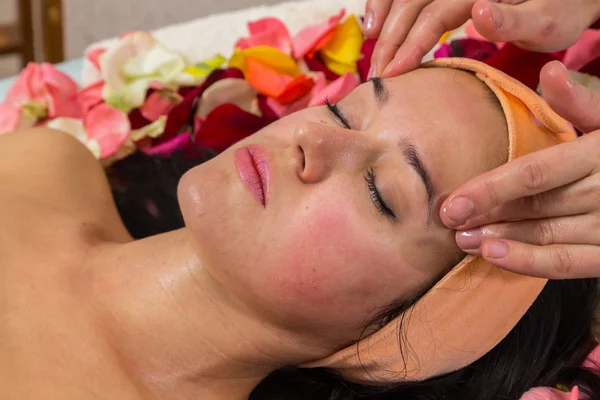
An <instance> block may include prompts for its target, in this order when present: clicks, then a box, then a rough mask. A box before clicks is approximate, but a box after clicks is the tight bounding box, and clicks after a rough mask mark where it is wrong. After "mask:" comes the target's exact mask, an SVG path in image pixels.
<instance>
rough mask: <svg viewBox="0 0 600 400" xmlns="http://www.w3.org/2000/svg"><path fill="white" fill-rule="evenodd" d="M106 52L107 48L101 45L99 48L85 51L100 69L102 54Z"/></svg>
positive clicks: (86, 56) (92, 62) (95, 66)
mask: <svg viewBox="0 0 600 400" xmlns="http://www.w3.org/2000/svg"><path fill="white" fill-rule="evenodd" d="M104 53H106V49H105V48H102V47H99V48H97V49H92V50H89V51H88V52H87V53H85V58H86V59H87V60H88V61H89V62H90V64H92V65H93V66H94V68H96V70H97V71H98V72H99V71H100V56H101V55H102V54H104Z"/></svg>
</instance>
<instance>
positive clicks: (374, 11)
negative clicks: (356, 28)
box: [363, 0, 394, 38]
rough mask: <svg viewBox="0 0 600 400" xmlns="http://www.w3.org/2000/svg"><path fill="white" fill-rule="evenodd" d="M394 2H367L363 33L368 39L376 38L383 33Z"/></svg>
mask: <svg viewBox="0 0 600 400" xmlns="http://www.w3.org/2000/svg"><path fill="white" fill-rule="evenodd" d="M393 2H394V0H369V1H367V7H366V13H365V22H364V24H363V33H364V34H365V36H366V37H367V38H376V37H378V36H379V34H380V33H381V28H383V23H384V22H385V20H386V18H387V16H388V14H389V13H390V9H391V8H392V3H393Z"/></svg>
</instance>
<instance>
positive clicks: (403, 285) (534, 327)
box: [0, 68, 600, 400]
mask: <svg viewBox="0 0 600 400" xmlns="http://www.w3.org/2000/svg"><path fill="white" fill-rule="evenodd" d="M509 130H510V127H509V126H507V121H506V118H505V115H504V111H503V107H502V106H501V104H500V102H499V101H498V99H497V98H496V96H494V93H493V92H492V91H491V90H490V89H489V88H488V87H487V86H486V85H485V84H483V83H482V82H481V80H480V79H478V78H476V77H475V76H473V74H469V73H467V72H464V71H459V70H457V69H448V68H432V69H421V70H417V71H414V72H411V73H409V74H406V75H403V76H400V77H397V78H393V79H389V80H385V81H381V80H374V81H372V82H368V83H366V84H364V85H362V86H360V87H359V88H358V89H356V90H355V91H354V92H353V93H352V94H350V95H349V96H348V97H346V98H345V99H344V100H342V101H341V102H340V103H338V104H335V105H330V106H329V107H317V108H310V109H306V110H304V111H301V112H298V113H296V114H293V115H291V116H289V117H286V118H284V119H282V120H280V121H277V122H276V123H274V124H272V125H270V126H269V127H267V128H265V129H263V130H262V131H260V132H258V133H256V134H255V135H253V136H251V137H249V138H247V139H245V140H243V141H241V142H240V143H238V144H236V145H234V146H233V147H232V148H230V149H228V150H227V151H225V152H223V153H222V154H220V155H219V156H217V157H215V158H214V159H212V160H210V161H208V162H205V163H203V164H202V165H199V166H196V167H194V168H192V169H190V170H189V171H187V172H186V173H185V174H184V175H183V177H182V178H181V179H180V180H179V175H181V174H182V173H183V172H184V170H185V169H186V168H187V167H189V165H186V166H184V167H183V168H179V167H180V166H179V165H176V164H173V163H172V162H170V161H168V160H167V161H164V160H163V161H160V160H154V159H146V158H144V157H137V158H136V157H134V158H132V159H130V160H126V161H124V162H121V163H120V164H117V165H116V166H115V167H114V168H113V170H112V171H111V173H110V175H111V180H112V182H113V183H114V193H115V200H116V204H117V205H118V206H119V209H120V210H121V215H119V212H118V209H117V207H115V201H113V197H112V195H111V191H110V186H109V183H108V181H107V179H106V177H105V175H104V171H103V170H102V169H101V167H100V166H99V165H98V163H97V162H96V161H95V159H94V158H93V157H92V156H91V155H90V154H88V152H87V150H86V149H85V148H84V147H82V146H81V145H80V144H79V143H78V142H77V141H75V140H73V139H71V138H70V137H68V136H65V135H62V134H60V133H57V132H51V131H44V130H33V131H30V132H22V133H18V134H14V135H7V136H3V137H1V138H0V182H1V188H2V190H1V191H0V205H1V207H0V220H2V227H3V229H2V230H1V233H0V273H1V274H2V278H1V280H0V281H1V282H2V284H3V290H2V297H1V298H0V312H1V315H2V316H3V321H4V323H3V324H2V325H1V326H0V337H1V338H2V341H0V359H1V360H2V362H0V393H2V395H3V396H4V397H6V398H10V399H13V398H14V399H37V398H68V399H75V400H76V399H90V398H118V399H124V400H129V399H248V398H251V399H295V398H297V399H307V398H308V399H332V400H333V399H355V398H356V399H358V398H366V399H375V398H377V399H380V398H394V399H397V398H398V399H404V398H406V399H465V398H472V399H501V398H502V399H504V398H518V397H519V396H520V395H521V394H522V393H524V392H525V391H527V390H528V389H530V388H532V387H534V386H540V385H542V386H546V385H551V386H552V385H556V384H564V385H568V386H570V385H573V384H579V385H581V387H582V389H583V391H584V392H585V391H587V392H589V393H590V394H591V395H594V394H597V393H600V389H599V385H600V383H599V382H600V381H599V380H598V379H597V378H596V376H595V375H593V374H592V373H591V372H587V371H586V370H583V369H581V368H580V367H579V366H580V364H581V363H582V362H583V360H584V359H585V357H586V355H587V354H588V353H589V351H590V350H591V349H592V348H593V345H594V343H593V340H592V339H593V338H592V336H591V325H592V310H593V306H594V299H595V293H596V283H595V281H594V280H580V281H571V282H551V283H548V284H546V285H545V287H544V289H543V290H542V292H541V294H540V295H539V296H538V298H537V300H536V301H535V302H534V304H533V305H532V306H531V307H530V308H529V310H528V311H527V313H526V314H525V316H523V318H521V320H520V322H519V323H518V324H517V325H516V326H515V327H514V328H513V329H512V330H511V331H510V333H509V334H508V335H507V336H506V337H505V338H504V340H503V341H501V342H500V343H499V344H497V345H496V346H495V347H494V348H493V349H492V350H491V351H489V352H487V354H485V355H484V356H483V357H481V358H479V359H478V360H477V361H475V362H474V363H471V365H469V366H467V367H465V368H462V369H459V370H457V371H453V372H451V373H450V374H445V375H443V376H438V377H432V378H429V379H426V380H423V381H418V382H404V383H402V382H398V383H391V384H386V385H383V382H379V384H378V383H377V382H374V383H372V384H357V383H352V382H351V381H349V380H346V379H344V378H343V377H342V376H343V374H341V375H340V374H339V373H337V372H335V371H332V370H328V369H322V368H318V369H307V368H300V369H299V368H297V367H298V366H302V365H304V364H305V363H307V362H310V361H314V360H318V359H322V358H325V357H327V356H329V355H331V354H332V353H335V352H336V351H338V350H340V349H342V348H344V347H346V346H349V345H352V344H353V343H356V342H357V341H358V340H359V339H360V338H362V337H364V336H365V335H369V334H371V333H373V332H375V331H377V330H378V329H379V328H380V327H382V326H384V325H385V324H386V323H388V322H389V321H392V320H394V319H395V318H397V317H398V316H399V315H402V314H403V312H404V311H405V310H406V309H407V308H408V307H410V306H411V305H412V304H414V303H415V302H418V301H419V298H420V297H421V296H422V295H423V294H424V293H425V292H426V291H427V289H428V288H430V287H431V286H432V285H433V284H434V283H435V282H436V281H438V280H439V279H440V278H441V277H442V276H443V275H444V274H445V273H446V272H447V271H448V270H449V268H451V267H452V266H453V265H455V264H457V263H458V262H459V261H460V259H461V258H463V256H464V255H463V254H462V252H461V251H460V250H459V249H458V248H457V246H456V244H455V241H454V238H453V232H452V231H450V230H448V229H447V228H445V227H444V226H443V224H441V222H440V221H439V217H438V214H439V212H438V211H439V207H440V204H441V202H442V201H443V200H444V198H445V196H446V195H447V194H448V193H450V192H451V191H452V190H454V189H455V188H457V187H458V186H459V185H460V184H462V183H463V182H465V181H466V180H468V179H470V178H471V177H474V176H476V175H478V174H481V173H483V172H484V171H487V170H490V169H492V168H494V167H497V166H499V165H501V164H502V163H504V162H506V161H507V160H508V156H509V138H508V133H509ZM187 161H189V160H187ZM131 163H139V164H138V167H135V166H134V167H132V164H131ZM146 166H148V168H149V169H146ZM140 170H141V171H152V173H153V174H156V175H155V176H152V177H151V178H152V179H149V180H148V181H145V182H144V183H143V184H142V183H141V182H140V179H141V177H140V175H139V171H140ZM128 181H131V182H128ZM177 181H179V183H178V187H177V195H176V198H177V201H178V203H179V207H180V210H181V214H182V217H183V221H185V224H184V225H182V226H181V227H180V229H176V230H171V231H169V232H166V233H162V234H158V235H154V236H149V237H145V238H139V239H137V240H136V239H134V238H133V237H132V235H131V232H132V231H135V230H136V227H135V225H136V224H137V223H138V221H144V224H145V225H139V226H142V227H143V228H142V229H140V228H139V226H138V228H137V232H136V234H135V236H138V237H142V236H145V233H155V231H148V232H144V230H145V228H146V227H151V225H152V222H148V221H153V220H156V221H157V225H158V224H160V221H161V220H163V218H164V216H171V215H173V214H174V213H175V214H176V213H177V211H175V210H173V209H169V207H172V206H173V204H171V203H170V202H169V200H165V199H168V198H169V196H171V198H173V196H175V185H174V183H175V182H177ZM136 182H137V183H136ZM119 185H122V186H123V185H124V186H126V187H128V188H129V189H128V190H129V191H126V192H123V191H121V190H120V189H119V187H118V186H119ZM171 189H172V192H169V190H171ZM132 203H133V204H136V203H138V204H140V205H142V207H140V210H139V212H138V215H137V216H134V215H132V212H133V211H132V210H134V209H135V207H131V204H132ZM122 219H123V220H124V221H126V223H127V225H128V226H127V227H126V226H125V225H124V223H123V222H122ZM169 219H170V217H169ZM140 223H141V222H140ZM169 228H171V227H169ZM157 230H162V229H160V227H159V228H157ZM165 230H169V229H165ZM465 335H469V332H468V331H465ZM398 345H399V346H404V345H406V346H407V349H410V346H411V343H404V344H402V341H399V342H398ZM399 381H400V379H399Z"/></svg>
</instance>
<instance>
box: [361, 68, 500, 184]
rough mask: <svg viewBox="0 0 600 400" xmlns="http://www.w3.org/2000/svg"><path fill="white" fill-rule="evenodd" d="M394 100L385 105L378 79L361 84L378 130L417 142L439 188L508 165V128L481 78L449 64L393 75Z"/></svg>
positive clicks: (387, 83)
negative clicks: (379, 99) (376, 93)
mask: <svg viewBox="0 0 600 400" xmlns="http://www.w3.org/2000/svg"><path fill="white" fill-rule="evenodd" d="M385 86H386V87H387V90H388V92H389V95H388V102H387V104H386V105H385V106H383V107H381V108H379V107H378V106H377V105H376V103H375V101H374V100H373V95H372V93H369V92H372V91H373V88H372V84H371V83H367V84H364V85H362V86H361V87H360V88H358V89H357V92H358V93H357V95H358V96H360V97H361V98H363V99H368V100H367V101H368V102H369V104H368V105H365V108H366V109H369V110H371V113H369V114H370V115H371V117H370V119H371V121H370V123H371V125H372V126H373V128H374V129H375V131H376V132H379V133H381V132H386V133H387V134H388V135H390V136H397V137H402V136H404V137H408V138H409V139H410V140H411V141H413V142H414V143H415V145H416V146H417V148H418V151H419V152H420V154H421V157H422V158H423V161H424V163H425V164H426V165H425V166H426V167H427V168H428V169H429V171H430V173H431V175H432V180H433V182H434V185H436V187H437V188H438V191H439V192H450V191H452V190H454V189H456V188H457V187H458V186H460V185H461V184H462V183H464V182H465V181H467V180H468V179H470V178H472V177H474V176H476V175H479V174H481V173H483V172H485V171H488V170H490V169H493V168H495V167H497V166H498V165H500V164H502V163H503V162H504V161H505V160H506V158H507V154H508V131H507V127H506V121H505V119H504V116H503V112H502V109H501V107H500V105H499V103H497V101H495V100H494V97H493V92H491V91H490V90H489V89H488V88H487V87H486V85H485V84H484V83H483V82H481V81H480V80H479V79H478V78H477V77H475V76H474V75H472V74H469V73H467V72H463V71H459V70H451V69H446V68H427V69H419V70H416V71H413V72H411V73H407V74H404V75H401V76H399V77H396V78H393V79H388V80H386V81H385Z"/></svg>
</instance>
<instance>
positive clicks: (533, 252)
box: [440, 61, 600, 279]
mask: <svg viewBox="0 0 600 400" xmlns="http://www.w3.org/2000/svg"><path fill="white" fill-rule="evenodd" d="M541 84H542V90H543V92H544V94H545V98H546V100H547V101H548V103H549V104H550V105H551V106H552V108H554V110H555V111H556V112H557V113H558V114H560V115H562V116H563V117H564V118H566V119H567V120H569V121H571V122H572V123H573V124H574V125H575V126H577V127H578V128H579V129H580V130H581V131H583V132H587V133H588V134H587V135H584V136H583V137H580V138H578V139H576V140H574V141H571V142H567V143H563V144H559V145H556V146H553V147H550V148H547V149H544V150H541V151H539V152H536V153H532V154H529V155H527V156H524V157H520V158H518V159H516V160H513V161H511V162H509V163H507V164H505V165H503V166H501V167H499V168H497V169H495V170H492V171H490V172H488V173H486V174H483V175H481V176H479V177H477V178H475V179H473V180H471V181H469V182H467V183H466V184H464V185H463V186H461V187H460V188H459V189H457V190H456V191H455V192H454V193H452V194H451V195H450V196H449V197H448V199H446V201H445V202H444V203H443V204H442V207H441V210H440V218H441V219H442V222H443V223H444V224H445V225H446V226H448V227H450V228H453V229H457V230H458V232H457V233H456V240H457V243H458V244H459V246H460V247H461V248H463V250H465V251H466V252H468V253H471V254H481V255H482V256H483V257H484V258H485V259H486V260H488V261H489V262H491V263H493V264H495V265H497V266H499V267H502V268H505V269H508V270H511V271H515V272H519V273H522V274H525V275H531V276H539V277H546V278H552V279H565V278H583V277H600V96H598V95H597V94H595V93H593V92H592V91H590V90H588V89H586V88H584V87H582V86H580V85H578V84H576V83H573V82H572V81H570V80H569V78H568V74H567V71H566V70H565V69H564V67H563V66H562V65H561V64H560V63H559V62H557V61H555V62H551V63H549V64H548V65H546V66H545V67H544V69H543V70H542V74H541ZM502 221H512V222H502Z"/></svg>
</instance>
